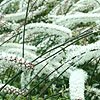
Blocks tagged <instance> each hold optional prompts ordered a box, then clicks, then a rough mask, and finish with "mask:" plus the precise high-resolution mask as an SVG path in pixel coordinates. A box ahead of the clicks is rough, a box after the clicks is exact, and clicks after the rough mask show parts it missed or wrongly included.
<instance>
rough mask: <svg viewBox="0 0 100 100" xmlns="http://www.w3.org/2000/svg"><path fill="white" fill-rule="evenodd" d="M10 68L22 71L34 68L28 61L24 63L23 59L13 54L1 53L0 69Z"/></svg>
mask: <svg viewBox="0 0 100 100" xmlns="http://www.w3.org/2000/svg"><path fill="white" fill-rule="evenodd" d="M11 66H12V67H14V68H18V69H22V70H27V69H33V68H34V65H33V64H32V63H31V62H29V61H25V59H23V58H21V57H17V56H16V55H14V54H7V53H5V52H2V53H1V54H0V67H11Z"/></svg>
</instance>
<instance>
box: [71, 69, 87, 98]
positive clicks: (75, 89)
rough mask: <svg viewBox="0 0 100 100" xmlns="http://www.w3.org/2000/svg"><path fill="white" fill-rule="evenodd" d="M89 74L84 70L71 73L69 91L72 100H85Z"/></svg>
mask: <svg viewBox="0 0 100 100" xmlns="http://www.w3.org/2000/svg"><path fill="white" fill-rule="evenodd" d="M86 79H87V74H86V72H85V71H83V70H82V69H77V70H75V71H73V72H72V73H71V76H70V79H69V90H70V98H71V100H85V98H84V90H85V81H86Z"/></svg>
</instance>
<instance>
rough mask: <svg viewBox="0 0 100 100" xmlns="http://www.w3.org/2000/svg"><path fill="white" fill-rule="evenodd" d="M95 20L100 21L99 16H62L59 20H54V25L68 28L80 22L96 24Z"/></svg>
mask: <svg viewBox="0 0 100 100" xmlns="http://www.w3.org/2000/svg"><path fill="white" fill-rule="evenodd" d="M97 20H100V14H85V13H77V14H73V15H66V16H63V17H61V18H60V19H58V20H56V22H55V23H56V24H58V25H62V26H66V27H68V28H70V27H73V26H75V25H76V24H79V23H81V22H83V23H87V22H96V21H97ZM72 25H73V26H72Z"/></svg>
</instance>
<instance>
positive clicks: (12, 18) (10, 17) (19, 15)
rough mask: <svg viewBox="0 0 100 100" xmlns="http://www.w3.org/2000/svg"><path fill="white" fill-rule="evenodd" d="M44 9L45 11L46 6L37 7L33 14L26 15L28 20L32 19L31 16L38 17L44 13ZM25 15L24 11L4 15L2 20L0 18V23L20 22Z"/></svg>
mask: <svg viewBox="0 0 100 100" xmlns="http://www.w3.org/2000/svg"><path fill="white" fill-rule="evenodd" d="M46 9H47V6H42V7H39V8H38V9H37V10H35V11H34V12H30V13H29V14H28V18H32V17H33V16H36V15H39V14H41V13H42V12H44V11H45V10H46ZM25 15H26V11H23V12H17V13H14V14H6V15H5V16H4V18H2V21H18V20H22V19H24V18H25Z"/></svg>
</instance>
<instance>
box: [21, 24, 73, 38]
mask: <svg viewBox="0 0 100 100" xmlns="http://www.w3.org/2000/svg"><path fill="white" fill-rule="evenodd" d="M22 30H23V28H22ZM37 32H38V33H39V32H44V33H48V34H51V35H52V34H55V35H59V36H61V37H62V38H63V39H67V38H70V37H72V31H71V30H70V29H68V28H65V27H63V26H59V25H54V24H49V23H33V24H28V25H26V38H27V37H29V36H30V35H31V36H32V34H33V36H34V33H37Z"/></svg>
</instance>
